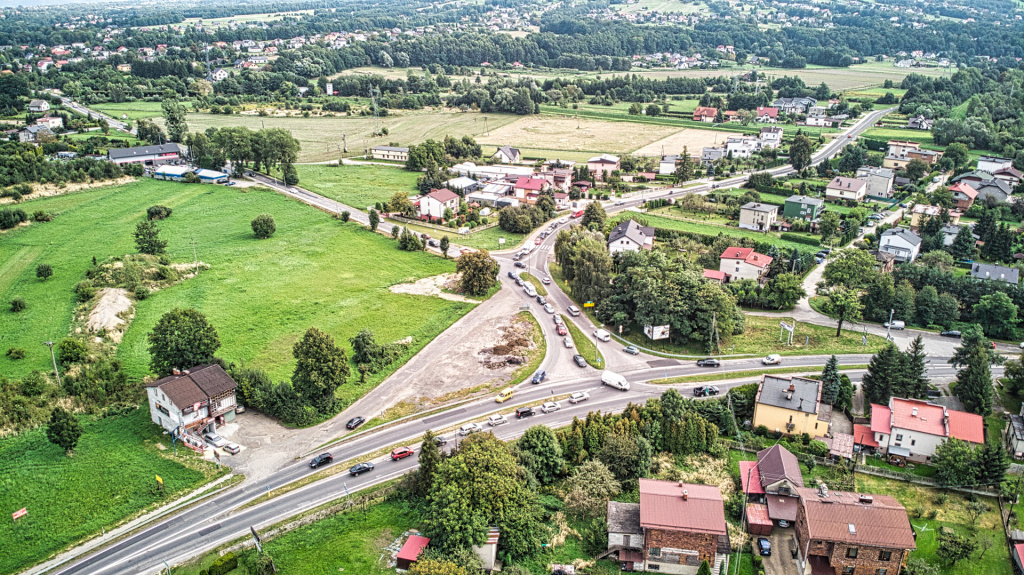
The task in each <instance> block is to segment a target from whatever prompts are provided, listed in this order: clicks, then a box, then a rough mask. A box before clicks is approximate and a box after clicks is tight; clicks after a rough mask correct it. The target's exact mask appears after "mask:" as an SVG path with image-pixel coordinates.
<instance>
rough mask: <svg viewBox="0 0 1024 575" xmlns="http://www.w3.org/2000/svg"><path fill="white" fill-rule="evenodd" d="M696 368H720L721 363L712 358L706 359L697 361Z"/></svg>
mask: <svg viewBox="0 0 1024 575" xmlns="http://www.w3.org/2000/svg"><path fill="white" fill-rule="evenodd" d="M697 367H722V362H720V361H718V360H717V359H715V358H713V357H709V358H707V359H698V360H697Z"/></svg>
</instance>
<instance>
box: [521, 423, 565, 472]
mask: <svg viewBox="0 0 1024 575" xmlns="http://www.w3.org/2000/svg"><path fill="white" fill-rule="evenodd" d="M516 445H517V446H518V447H519V460H520V461H521V462H522V464H523V467H525V468H526V469H528V470H530V472H531V473H533V476H534V477H536V478H537V482H539V483H540V484H541V485H551V484H552V483H554V481H555V480H556V479H558V476H559V475H561V473H562V468H563V467H565V460H564V459H562V448H561V446H559V444H558V438H556V437H555V432H554V431H551V428H549V427H547V426H544V425H534V426H533V427H531V428H529V429H527V430H526V433H524V434H523V436H522V437H521V438H519V441H517V442H516Z"/></svg>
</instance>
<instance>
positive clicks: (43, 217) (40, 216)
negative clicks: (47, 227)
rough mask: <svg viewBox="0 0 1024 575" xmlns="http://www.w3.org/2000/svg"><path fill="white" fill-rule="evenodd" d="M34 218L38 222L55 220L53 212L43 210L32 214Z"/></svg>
mask: <svg viewBox="0 0 1024 575" xmlns="http://www.w3.org/2000/svg"><path fill="white" fill-rule="evenodd" d="M32 219H33V220H35V221H37V222H49V221H51V220H53V214H51V213H50V212H44V211H43V210H38V211H36V212H35V213H33V214H32Z"/></svg>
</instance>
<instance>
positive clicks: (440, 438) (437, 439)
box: [434, 435, 448, 447]
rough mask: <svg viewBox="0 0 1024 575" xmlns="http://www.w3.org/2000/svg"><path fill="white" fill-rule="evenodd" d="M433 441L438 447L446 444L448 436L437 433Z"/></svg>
mask: <svg viewBox="0 0 1024 575" xmlns="http://www.w3.org/2000/svg"><path fill="white" fill-rule="evenodd" d="M434 443H436V444H437V445H438V447H440V446H442V445H446V444H447V443H448V438H447V437H445V436H443V435H438V436H437V437H435V438H434Z"/></svg>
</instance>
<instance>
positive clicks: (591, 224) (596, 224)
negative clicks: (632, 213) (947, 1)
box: [580, 202, 608, 230]
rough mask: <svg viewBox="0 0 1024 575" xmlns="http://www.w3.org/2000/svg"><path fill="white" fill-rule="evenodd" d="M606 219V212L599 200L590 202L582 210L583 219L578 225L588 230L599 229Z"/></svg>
mask: <svg viewBox="0 0 1024 575" xmlns="http://www.w3.org/2000/svg"><path fill="white" fill-rule="evenodd" d="M607 219H608V214H607V213H605V211H604V206H603V205H601V202H590V203H589V204H587V207H586V208H585V209H584V210H583V219H582V220H581V221H580V225H582V226H583V227H584V228H587V229H590V230H600V229H601V228H603V227H604V222H605V220H607Z"/></svg>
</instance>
